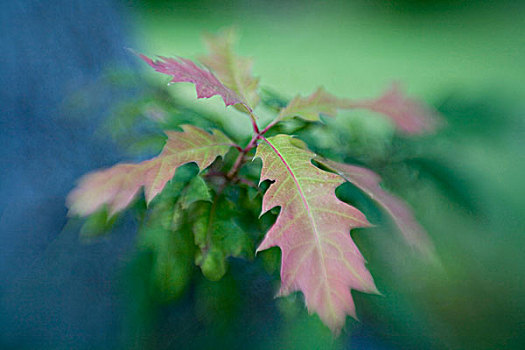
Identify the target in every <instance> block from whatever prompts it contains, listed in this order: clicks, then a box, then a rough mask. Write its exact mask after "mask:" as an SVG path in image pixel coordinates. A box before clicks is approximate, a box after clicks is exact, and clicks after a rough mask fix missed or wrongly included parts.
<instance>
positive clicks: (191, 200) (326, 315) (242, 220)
mask: <svg viewBox="0 0 525 350" xmlns="http://www.w3.org/2000/svg"><path fill="white" fill-rule="evenodd" d="M205 41H206V45H207V47H208V50H209V53H208V54H207V55H205V56H202V57H201V58H200V59H199V60H200V62H201V63H202V64H203V65H204V66H203V65H201V64H198V63H196V62H194V61H192V60H189V59H186V58H182V57H176V58H167V57H158V58H157V59H152V58H150V57H147V56H145V55H143V54H137V55H138V56H139V57H140V58H141V59H142V60H144V61H145V62H146V63H147V64H148V65H149V66H151V67H152V68H153V69H154V70H156V71H157V72H160V73H163V74H165V75H168V76H170V77H171V80H170V84H171V83H180V82H189V83H192V84H194V85H195V87H196V92H197V98H209V97H212V96H215V95H218V96H220V98H222V100H223V101H224V104H225V105H226V106H227V107H228V106H234V107H235V108H236V109H238V110H239V111H241V112H242V113H244V114H245V115H246V116H247V118H249V120H250V121H251V126H252V134H251V139H250V140H249V141H247V142H246V143H245V144H241V143H239V142H237V141H236V140H232V138H231V137H228V136H227V135H226V132H225V130H224V128H222V127H221V125H217V124H215V125H212V124H210V123H203V120H205V117H202V118H201V119H197V122H196V123H194V125H190V124H187V123H179V124H177V130H165V131H164V133H165V135H166V139H165V140H166V141H165V144H164V146H163V149H162V151H161V152H160V154H159V155H158V156H157V157H154V158H152V159H148V160H145V161H142V162H139V163H121V164H117V165H115V166H113V167H111V168H108V169H103V170H98V171H95V172H92V173H90V174H87V175H85V176H84V177H83V178H82V179H81V180H80V181H79V183H78V186H77V187H76V188H75V189H74V190H73V191H72V192H71V193H70V195H69V197H68V202H67V204H68V207H69V213H70V215H74V216H82V217H86V216H87V217H90V219H89V220H88V225H95V226H96V225H97V224H98V225H102V226H104V225H106V224H107V223H108V221H112V220H114V218H115V216H116V215H118V214H119V213H120V212H122V211H123V210H125V209H126V208H129V207H130V206H131V205H132V203H137V201H139V202H142V203H143V206H144V210H143V213H144V216H143V220H142V223H141V228H140V236H139V237H140V239H139V243H138V244H139V246H140V247H141V248H142V249H146V250H150V251H152V252H154V256H153V270H152V271H153V272H152V279H153V280H154V284H155V285H156V286H157V287H158V288H159V290H162V291H165V292H164V295H165V296H166V298H167V299H170V298H173V297H175V296H177V295H179V294H180V292H181V291H182V290H183V289H184V287H185V286H186V285H187V283H188V280H189V278H190V276H191V273H192V271H193V266H198V267H199V268H200V270H201V271H202V274H203V275H204V276H205V277H206V278H208V279H209V280H211V281H217V280H220V279H221V278H222V277H223V276H224V275H225V273H226V271H227V268H228V260H229V259H230V258H244V259H249V260H250V259H253V258H254V257H255V254H256V252H261V251H264V250H267V249H269V248H272V247H278V248H279V249H280V251H281V255H282V258H281V264H280V278H281V288H280V292H279V295H287V294H290V293H292V292H295V291H300V292H302V294H303V295H304V297H305V302H306V306H307V307H308V310H309V311H310V312H315V313H317V314H318V315H319V317H320V319H321V320H322V321H323V322H324V323H325V324H326V325H327V326H328V327H329V328H330V329H331V330H332V331H333V332H334V333H335V334H337V333H338V332H339V331H340V330H341V328H342V327H343V326H344V323H345V318H346V316H347V315H351V316H353V317H357V314H356V311H355V305H354V302H353V298H352V295H351V290H359V291H363V292H367V293H378V291H377V289H376V286H375V284H374V281H373V278H372V275H371V274H370V272H369V271H368V269H367V268H366V265H365V259H364V257H363V255H362V254H361V252H360V251H359V249H358V247H357V245H356V244H355V243H354V241H353V240H352V238H351V236H350V230H352V229H354V228H359V227H368V226H370V223H369V221H368V219H367V218H366V217H365V215H364V214H363V213H362V212H361V211H360V210H359V209H357V208H356V207H354V206H352V205H350V204H349V203H346V202H344V201H342V200H340V199H339V198H338V197H337V196H336V189H337V188H338V187H339V186H340V185H341V184H343V183H346V182H350V183H352V184H353V185H355V186H356V187H357V188H359V189H360V190H361V191H362V193H363V194H364V195H366V196H368V197H369V198H370V199H371V200H373V201H375V203H376V204H377V205H378V207H380V208H382V209H383V210H384V211H385V212H386V213H387V214H388V215H390V216H391V217H392V219H393V221H394V223H395V224H396V226H397V227H398V229H399V231H400V232H401V233H402V236H403V237H404V239H405V240H406V241H407V242H408V243H409V244H410V245H412V246H414V247H415V248H417V249H419V250H420V251H422V252H424V253H425V254H427V255H430V254H432V245H431V243H430V241H429V239H428V238H427V235H426V233H425V231H424V229H423V228H422V227H421V226H420V225H419V224H418V223H417V222H416V220H415V218H414V216H413V214H412V213H411V210H410V208H409V206H408V205H407V204H405V203H404V202H403V201H402V200H400V199H399V198H396V197H395V196H393V195H391V194H390V193H388V192H387V191H385V190H384V189H383V188H382V187H381V186H380V183H381V178H380V177H379V176H378V175H376V174H375V173H374V172H372V171H371V170H369V169H366V168H363V167H361V166H358V165H355V164H354V165H350V164H345V163H339V162H336V161H334V160H328V159H327V158H325V157H323V156H321V155H319V154H316V153H314V152H312V151H311V150H310V149H309V146H310V145H309V144H307V143H305V142H303V141H301V139H299V138H297V137H294V136H292V135H291V134H292V133H295V134H301V132H302V131H303V130H307V129H315V130H318V131H319V132H321V133H322V132H323V129H325V124H323V123H322V119H321V116H323V118H324V117H332V118H334V117H336V115H337V114H338V112H339V111H340V110H354V109H361V110H363V109H364V110H368V111H370V112H373V113H378V114H380V115H383V116H385V117H387V119H388V120H389V121H390V122H391V123H393V124H394V125H395V126H396V128H397V130H398V131H399V132H400V133H402V134H404V135H414V134H421V133H425V132H429V131H432V130H434V129H435V128H436V127H437V126H438V125H439V119H438V117H437V115H436V114H435V113H434V112H433V111H431V110H430V109H429V108H427V107H425V106H424V105H423V104H421V103H419V102H417V101H416V100H414V99H411V98H407V97H405V96H404V95H403V93H402V92H401V89H400V87H399V86H398V85H393V86H392V87H391V88H390V89H389V90H388V91H386V92H385V93H384V94H383V95H382V96H380V97H378V98H374V99H369V100H354V99H349V98H340V97H337V96H335V95H332V94H330V93H328V92H327V91H325V89H323V88H322V87H320V88H318V89H317V90H316V91H315V92H314V93H312V94H311V95H310V96H306V97H303V96H296V97H294V98H293V99H291V100H290V101H286V100H285V99H282V98H281V97H280V96H279V95H277V94H275V93H272V92H270V91H268V90H265V89H261V88H260V87H259V78H258V77H255V76H253V74H252V60H251V59H249V58H245V57H240V56H238V55H237V54H236V53H235V50H234V46H235V43H236V34H235V32H234V31H233V30H231V29H227V30H224V31H222V32H221V33H219V34H216V35H208V36H207V37H206V39H205ZM261 102H262V103H261ZM261 105H262V106H261ZM259 108H267V109H268V110H270V111H272V112H274V113H275V116H274V118H273V119H272V120H271V121H270V122H269V123H268V124H266V125H264V126H263V125H260V120H259V118H258V117H257V110H258V109H259ZM156 116H157V117H156V118H157V119H158V122H159V123H158V124H159V125H165V126H167V125H168V123H166V118H165V116H164V115H162V114H160V116H159V115H158V114H156ZM198 117H200V115H198ZM196 124H198V125H196ZM221 129H222V130H221ZM306 141H308V139H307V138H306ZM310 147H315V145H313V144H312V145H311V146H310ZM254 159H260V161H253V160H254ZM142 194H143V197H142ZM93 223H94V224H93ZM257 244H258V246H257V249H255V247H256V245H257ZM269 260H271V259H269Z"/></svg>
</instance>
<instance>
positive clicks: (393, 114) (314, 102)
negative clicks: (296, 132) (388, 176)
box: [277, 84, 441, 134]
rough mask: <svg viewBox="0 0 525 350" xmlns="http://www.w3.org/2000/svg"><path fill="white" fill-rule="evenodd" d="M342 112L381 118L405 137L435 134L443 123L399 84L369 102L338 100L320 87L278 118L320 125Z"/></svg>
mask: <svg viewBox="0 0 525 350" xmlns="http://www.w3.org/2000/svg"><path fill="white" fill-rule="evenodd" d="M339 109H366V110H369V111H372V112H375V113H379V114H382V115H384V116H386V117H388V118H389V119H390V120H392V122H394V124H395V125H396V127H397V128H398V129H399V130H401V131H402V132H404V133H406V134H421V133H424V132H430V131H433V130H434V129H435V128H436V127H437V126H438V125H439V123H440V122H441V120H440V119H439V117H438V115H437V113H435V112H433V111H432V110H431V109H430V108H428V107H425V106H424V105H423V104H422V103H420V102H418V101H416V100H415V99H411V98H408V97H406V96H404V94H403V93H402V91H401V89H400V87H399V86H398V85H397V84H393V85H392V87H391V88H390V89H389V90H388V91H386V92H385V93H384V94H383V95H382V96H381V97H379V98H376V99H368V100H351V99H347V98H339V97H337V96H334V95H332V94H330V93H328V92H326V91H325V90H324V89H323V88H322V87H320V88H318V89H317V90H316V91H315V92H314V93H313V94H311V95H310V96H308V97H301V96H296V97H295V98H293V99H292V100H291V101H290V103H289V104H288V105H287V106H286V107H285V108H283V109H282V110H281V112H280V113H279V116H278V117H277V118H278V120H286V119H290V118H292V117H299V118H301V119H304V120H308V121H318V120H319V117H320V115H321V114H322V115H327V116H330V117H334V116H335V115H336V114H337V111H338V110H339Z"/></svg>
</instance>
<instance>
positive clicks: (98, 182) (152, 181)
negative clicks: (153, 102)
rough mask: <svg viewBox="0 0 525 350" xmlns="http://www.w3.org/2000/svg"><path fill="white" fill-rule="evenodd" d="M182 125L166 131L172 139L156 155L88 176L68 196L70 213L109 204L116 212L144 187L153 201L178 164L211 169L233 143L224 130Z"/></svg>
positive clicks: (83, 214) (84, 214)
mask: <svg viewBox="0 0 525 350" xmlns="http://www.w3.org/2000/svg"><path fill="white" fill-rule="evenodd" d="M182 128H183V130H184V131H183V132H175V131H167V132H166V134H167V135H168V140H167V142H166V145H165V146H164V149H163V150H162V153H161V154H160V155H159V156H158V157H156V158H153V159H150V160H146V161H144V162H141V163H138V164H117V165H115V166H113V167H111V168H109V169H105V170H100V171H96V172H93V173H91V174H88V175H85V176H84V177H83V178H82V179H81V180H80V182H79V184H78V186H77V187H76V188H75V189H74V190H73V191H72V192H71V193H70V194H69V196H68V199H67V203H68V207H69V212H70V214H71V215H80V216H86V215H90V214H92V213H93V212H95V211H97V210H98V209H100V208H101V207H103V206H104V205H107V206H108V210H109V213H110V215H113V214H115V213H117V212H119V211H121V210H123V209H124V208H126V207H127V206H128V205H129V204H130V203H131V201H132V200H133V198H135V196H136V195H137V194H138V192H139V190H140V189H141V188H142V187H144V189H145V190H144V192H145V196H146V202H147V203H149V202H151V200H153V198H155V196H156V195H157V194H159V193H160V192H161V191H162V190H163V188H164V186H165V185H166V183H167V182H168V181H169V180H171V178H172V177H173V175H174V174H175V171H176V170H177V168H178V167H180V166H181V165H183V164H186V163H191V162H195V163H197V165H198V166H199V168H201V169H204V168H207V167H208V166H209V165H210V164H211V163H212V162H213V161H214V160H215V159H216V158H217V157H218V156H224V154H226V152H228V150H229V148H230V147H231V145H232V142H231V141H230V140H229V139H228V138H227V137H226V136H225V135H224V134H223V133H221V132H220V131H217V130H214V133H213V134H211V135H210V134H209V133H207V132H206V131H204V130H202V129H199V128H197V127H194V126H191V125H184V126H183V127H182Z"/></svg>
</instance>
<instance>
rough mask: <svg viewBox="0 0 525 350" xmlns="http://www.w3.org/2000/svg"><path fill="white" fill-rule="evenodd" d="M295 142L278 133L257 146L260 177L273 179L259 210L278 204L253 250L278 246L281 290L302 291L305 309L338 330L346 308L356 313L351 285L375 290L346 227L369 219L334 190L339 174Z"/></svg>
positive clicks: (374, 291) (345, 313) (283, 291)
mask: <svg viewBox="0 0 525 350" xmlns="http://www.w3.org/2000/svg"><path fill="white" fill-rule="evenodd" d="M299 142H300V141H298V140H296V139H293V138H292V137H291V136H287V135H279V136H275V137H272V138H269V139H267V140H266V139H265V140H264V142H263V143H261V144H260V145H259V147H258V148H257V153H256V157H260V158H261V159H262V162H263V167H262V172H261V181H262V180H265V179H270V180H274V181H275V182H274V183H273V184H272V185H271V186H270V188H269V189H268V190H267V191H266V193H265V195H264V197H263V206H262V212H266V211H268V210H270V209H271V208H273V207H276V206H280V207H281V212H280V214H279V216H278V217H277V221H276V222H275V224H274V225H273V226H272V228H271V229H270V230H269V231H268V233H267V234H266V237H265V239H264V240H263V242H262V243H261V245H260V246H259V248H258V249H257V250H258V251H260V250H264V249H268V248H270V247H273V246H279V247H280V248H281V251H282V265H281V281H282V286H281V290H280V295H286V294H288V293H290V292H293V291H296V290H299V291H301V292H303V294H304V297H305V301H306V305H307V307H308V309H309V310H310V311H311V312H317V313H318V314H319V317H320V318H321V320H322V321H323V322H324V323H325V324H326V325H327V326H329V327H330V329H332V331H333V332H334V333H338V332H339V331H340V329H341V327H342V326H343V325H344V322H345V317H346V315H347V314H348V315H352V316H354V317H356V313H355V306H354V302H353V299H352V295H351V294H350V289H355V290H361V291H364V292H370V293H376V292H377V290H376V287H375V285H374V282H373V279H372V276H371V275H370V272H369V271H368V270H367V269H366V267H365V259H364V258H363V256H362V255H361V253H360V252H359V250H358V248H357V246H356V245H355V243H354V242H353V241H352V239H351V237H350V229H352V228H355V227H366V226H368V225H369V223H368V221H367V220H366V218H365V216H364V215H363V213H361V212H360V211H359V210H357V209H356V208H354V207H352V206H350V205H348V204H346V203H344V202H342V201H340V200H339V199H337V197H336V196H335V189H336V187H338V186H339V185H340V184H341V183H342V182H344V181H343V179H341V178H340V177H339V176H337V175H336V174H333V173H329V172H326V171H323V170H321V169H319V168H317V167H315V166H314V165H313V164H312V163H311V160H312V158H314V157H315V154H313V153H311V152H310V151H308V150H306V149H304V148H299V147H297V146H296V144H297V143H299ZM303 147H304V146H303Z"/></svg>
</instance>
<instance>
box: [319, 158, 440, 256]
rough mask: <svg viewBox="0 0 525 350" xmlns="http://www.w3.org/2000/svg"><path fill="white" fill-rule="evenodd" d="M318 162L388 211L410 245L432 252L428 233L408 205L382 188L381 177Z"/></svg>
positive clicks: (349, 166) (351, 168)
mask: <svg viewBox="0 0 525 350" xmlns="http://www.w3.org/2000/svg"><path fill="white" fill-rule="evenodd" d="M316 160H317V161H319V162H320V163H321V164H323V165H325V166H327V167H328V168H330V169H332V170H333V171H335V172H336V173H338V174H339V175H341V177H343V178H344V179H345V180H347V181H348V182H350V183H352V184H354V185H355V186H356V187H358V188H359V189H361V190H362V191H363V192H365V193H366V194H367V195H368V196H369V197H370V198H372V199H373V200H374V201H376V202H377V204H379V205H380V206H381V207H382V208H383V209H384V210H386V212H387V213H388V214H389V215H390V216H391V217H392V219H393V220H394V222H395V224H396V225H397V227H398V228H399V230H400V231H401V233H402V234H403V237H404V238H405V240H406V241H407V242H408V244H409V245H411V246H414V247H415V248H417V249H419V250H420V251H422V252H425V253H430V252H432V244H431V242H430V240H429V238H428V236H427V233H426V232H425V230H424V229H423V228H422V227H421V225H419V223H418V222H417V221H416V219H415V218H414V215H413V214H412V211H411V210H410V208H409V207H408V205H407V204H405V203H404V202H403V201H402V200H401V199H399V198H397V197H395V196H393V195H391V194H389V193H388V192H386V191H385V190H383V189H382V188H381V186H380V185H379V183H380V182H381V178H380V177H379V175H377V174H376V173H374V172H373V171H371V170H369V169H365V168H361V167H358V166H354V165H348V164H341V163H337V162H334V161H331V160H327V159H322V158H316Z"/></svg>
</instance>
